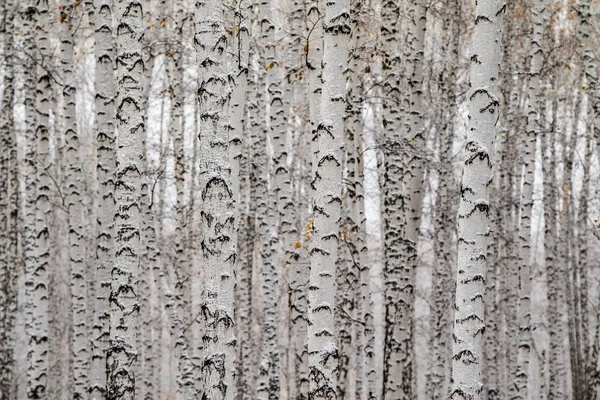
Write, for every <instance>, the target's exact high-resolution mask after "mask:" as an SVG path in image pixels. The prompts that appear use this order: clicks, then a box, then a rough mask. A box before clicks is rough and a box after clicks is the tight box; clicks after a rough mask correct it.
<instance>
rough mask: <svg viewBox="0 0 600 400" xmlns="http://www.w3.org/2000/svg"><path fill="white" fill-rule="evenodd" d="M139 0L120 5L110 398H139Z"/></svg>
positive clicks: (141, 64)
mask: <svg viewBox="0 0 600 400" xmlns="http://www.w3.org/2000/svg"><path fill="white" fill-rule="evenodd" d="M143 15H144V14H143V8H142V4H141V3H140V2H139V1H138V0H120V1H119V2H118V3H117V51H116V57H117V58H116V62H117V74H116V77H117V83H118V85H117V103H116V117H117V118H116V119H117V131H118V133H119V135H118V137H117V151H116V175H115V198H116V207H115V216H114V222H115V260H114V266H113V268H112V271H111V278H112V282H111V294H110V347H109V349H108V353H107V361H106V367H107V398H108V399H111V400H112V399H134V398H135V360H136V358H137V354H138V349H137V348H136V336H137V335H136V326H137V324H138V315H139V292H138V290H137V280H138V275H139V267H140V265H139V264H140V254H141V253H140V251H141V249H140V235H141V232H140V228H141V201H140V200H141V194H142V193H141V184H142V173H143V158H144V148H143V142H144V138H145V110H143V109H142V108H141V107H142V104H143V86H142V84H143V78H144V60H143V55H142V48H143V36H144V35H143V34H144V28H143V23H142V18H143Z"/></svg>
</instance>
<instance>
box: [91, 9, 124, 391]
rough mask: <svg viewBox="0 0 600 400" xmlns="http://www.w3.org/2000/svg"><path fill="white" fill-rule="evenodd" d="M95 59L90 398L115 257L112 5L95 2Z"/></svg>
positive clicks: (101, 373)
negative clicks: (95, 185)
mask: <svg viewBox="0 0 600 400" xmlns="http://www.w3.org/2000/svg"><path fill="white" fill-rule="evenodd" d="M94 8H95V9H96V11H95V13H94V16H95V21H94V27H95V33H94V37H95V41H96V45H95V47H94V52H95V57H96V98H95V106H96V151H97V157H98V163H97V166H96V176H97V181H98V203H97V207H98V209H97V224H98V226H97V232H98V233H97V239H96V260H95V268H96V271H95V277H94V286H95V287H94V292H95V298H94V322H93V327H92V348H91V353H92V361H91V365H90V373H89V379H90V387H89V392H90V398H91V399H92V400H100V399H104V398H105V397H106V351H107V349H108V345H109V313H108V305H109V296H110V285H111V278H110V271H111V269H112V264H113V257H114V253H113V251H114V239H115V238H114V221H113V217H114V214H115V197H114V173H115V139H116V138H115V133H114V131H115V120H114V115H115V97H116V94H117V93H116V90H117V87H116V83H115V72H114V69H115V62H114V60H115V48H114V40H113V36H112V33H113V30H112V2H111V1H110V0H95V2H94Z"/></svg>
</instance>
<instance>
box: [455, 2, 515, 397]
mask: <svg viewBox="0 0 600 400" xmlns="http://www.w3.org/2000/svg"><path fill="white" fill-rule="evenodd" d="M504 10H505V4H504V2H503V1H502V0H480V1H478V2H477V6H476V11H475V27H474V31H473V47H472V56H471V91H470V93H469V97H468V98H469V125H468V128H467V142H466V144H465V158H464V170H463V175H462V180H461V189H460V195H461V199H460V205H459V212H458V260H457V261H458V263H457V264H458V266H457V280H456V302H455V318H454V330H453V338H454V346H453V357H452V389H451V394H450V397H451V398H452V399H465V400H466V399H482V398H483V396H484V386H483V361H484V355H483V338H484V334H485V313H484V310H485V301H484V295H485V277H486V272H487V271H486V267H487V265H486V264H487V259H486V254H487V244H488V237H489V235H490V227H489V225H490V216H489V213H490V207H489V199H488V188H489V185H490V184H491V183H492V181H493V179H492V178H493V174H492V171H493V169H492V168H493V165H492V160H493V159H494V153H493V152H494V135H495V130H496V124H497V122H498V119H499V117H500V110H499V107H500V103H499V101H498V87H497V81H498V72H499V66H500V65H499V64H500V57H501V41H500V39H501V34H502V20H503V15H504ZM487 334H489V335H493V334H496V332H488V333H487Z"/></svg>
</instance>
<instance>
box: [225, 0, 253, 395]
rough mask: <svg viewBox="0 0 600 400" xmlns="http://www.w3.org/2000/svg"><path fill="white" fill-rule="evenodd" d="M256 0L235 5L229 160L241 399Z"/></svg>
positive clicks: (247, 361)
mask: <svg viewBox="0 0 600 400" xmlns="http://www.w3.org/2000/svg"><path fill="white" fill-rule="evenodd" d="M252 11H253V1H252V0H236V1H235V13H234V21H235V35H234V44H233V50H234V54H235V55H236V60H235V61H236V62H237V63H236V64H237V69H235V68H234V72H233V73H234V74H235V75H236V78H235V86H234V87H233V90H232V95H231V104H230V109H229V124H230V126H229V156H230V160H231V164H232V168H231V178H232V192H233V195H234V197H235V200H236V202H237V204H238V207H237V209H236V210H237V211H238V213H237V214H236V216H235V218H236V221H237V226H236V228H237V229H238V242H237V243H236V245H237V252H238V258H237V259H236V271H237V277H238V280H239V284H238V285H236V288H235V301H236V310H235V311H236V318H235V324H236V336H237V338H238V343H239V347H238V354H237V364H238V365H237V369H236V383H235V384H236V386H237V396H238V399H250V398H251V396H252V374H251V371H252V370H253V365H252V360H251V356H250V355H251V354H252V351H251V347H252V343H251V340H252V248H251V247H249V246H250V245H251V243H252V237H251V235H253V233H254V232H253V229H252V225H251V223H250V218H251V215H250V213H249V211H250V210H249V209H250V207H249V195H250V191H249V189H250V188H249V184H250V179H249V178H250V177H249V168H248V165H247V163H248V152H249V150H250V148H249V146H248V144H249V143H248V140H247V139H248V137H247V136H248V135H246V133H247V129H246V127H247V125H246V120H247V118H246V114H245V113H246V110H247V106H246V94H247V91H248V71H249V68H250V37H251V31H252V17H253V16H252Z"/></svg>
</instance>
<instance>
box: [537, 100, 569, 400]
mask: <svg viewBox="0 0 600 400" xmlns="http://www.w3.org/2000/svg"><path fill="white" fill-rule="evenodd" d="M554 103H555V104H553V109H552V113H553V118H556V113H557V111H556V109H555V108H556V101H554ZM556 135H558V132H557V131H556V127H555V124H554V123H553V124H552V126H550V129H548V130H547V133H546V134H544V136H543V137H542V138H541V141H542V155H543V157H544V164H543V174H544V259H545V265H546V271H547V276H548V278H547V279H548V331H549V336H550V350H549V352H550V355H549V370H550V387H549V392H548V399H549V400H558V399H563V398H564V396H565V392H566V388H565V378H566V366H565V359H564V357H565V352H564V351H563V349H564V347H563V343H564V339H565V326H564V323H563V318H562V314H563V307H564V306H565V305H566V299H565V277H566V276H567V275H566V266H562V265H561V264H560V263H559V262H558V261H557V239H558V231H557V229H558V218H557V216H558V212H557V206H558V201H557V200H558V199H557V187H556V178H557V176H556Z"/></svg>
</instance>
